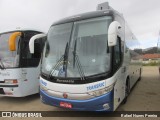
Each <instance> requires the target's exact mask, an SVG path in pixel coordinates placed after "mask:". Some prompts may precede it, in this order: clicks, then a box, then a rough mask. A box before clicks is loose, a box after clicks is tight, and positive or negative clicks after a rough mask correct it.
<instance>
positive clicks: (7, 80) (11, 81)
mask: <svg viewBox="0 0 160 120" xmlns="http://www.w3.org/2000/svg"><path fill="white" fill-rule="evenodd" d="M4 83H7V84H17V83H18V80H17V79H6V80H4Z"/></svg>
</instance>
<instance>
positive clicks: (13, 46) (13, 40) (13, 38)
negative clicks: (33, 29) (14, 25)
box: [8, 32, 22, 51]
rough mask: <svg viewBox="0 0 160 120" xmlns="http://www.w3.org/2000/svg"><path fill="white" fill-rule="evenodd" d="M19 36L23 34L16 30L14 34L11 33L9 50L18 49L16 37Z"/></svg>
mask: <svg viewBox="0 0 160 120" xmlns="http://www.w3.org/2000/svg"><path fill="white" fill-rule="evenodd" d="M18 36H22V33H21V32H14V33H13V34H11V36H10V38H9V43H8V44H9V50H10V51H16V39H17V37H18Z"/></svg>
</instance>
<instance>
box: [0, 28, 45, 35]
mask: <svg viewBox="0 0 160 120" xmlns="http://www.w3.org/2000/svg"><path fill="white" fill-rule="evenodd" d="M14 31H21V32H23V31H37V32H42V31H41V30H38V29H32V28H16V29H5V30H3V31H2V30H1V31H0V34H3V33H9V32H14ZM42 33H44V32H42Z"/></svg>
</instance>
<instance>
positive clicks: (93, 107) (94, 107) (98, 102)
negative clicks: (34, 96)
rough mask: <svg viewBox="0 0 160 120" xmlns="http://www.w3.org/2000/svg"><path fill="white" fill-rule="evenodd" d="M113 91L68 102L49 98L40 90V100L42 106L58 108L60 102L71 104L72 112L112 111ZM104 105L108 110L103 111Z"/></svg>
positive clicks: (67, 100)
mask: <svg viewBox="0 0 160 120" xmlns="http://www.w3.org/2000/svg"><path fill="white" fill-rule="evenodd" d="M113 91H114V90H112V91H111V92H109V93H107V94H105V95H103V96H100V97H95V98H93V99H89V100H69V99H63V98H56V97H53V96H49V95H47V94H46V93H45V91H43V90H40V94H41V100H42V102H43V103H44V104H47V105H51V106H56V107H60V102H66V103H70V104H72V106H73V107H72V110H76V111H113V108H114V106H113V103H114V99H113V98H114V92H113ZM104 104H109V109H104V107H103V106H104Z"/></svg>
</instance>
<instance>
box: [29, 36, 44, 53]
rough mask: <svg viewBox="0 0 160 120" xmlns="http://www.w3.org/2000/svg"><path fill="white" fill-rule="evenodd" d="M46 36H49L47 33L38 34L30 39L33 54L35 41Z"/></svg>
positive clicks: (30, 48)
mask: <svg viewBox="0 0 160 120" xmlns="http://www.w3.org/2000/svg"><path fill="white" fill-rule="evenodd" d="M46 36H47V35H46V34H38V35H35V36H33V37H32V38H31V39H30V41H29V50H30V53H31V54H34V42H35V40H37V39H40V38H44V37H46Z"/></svg>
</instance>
